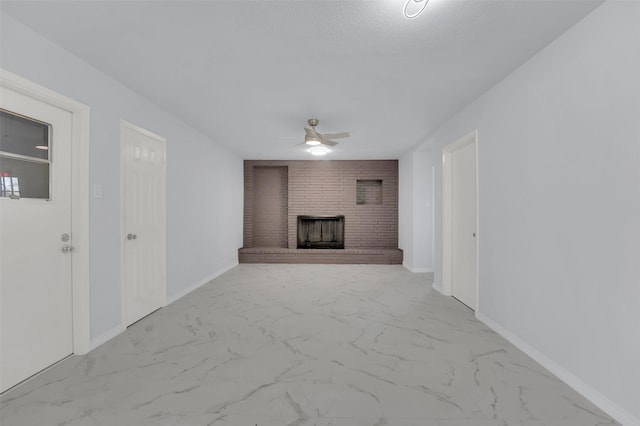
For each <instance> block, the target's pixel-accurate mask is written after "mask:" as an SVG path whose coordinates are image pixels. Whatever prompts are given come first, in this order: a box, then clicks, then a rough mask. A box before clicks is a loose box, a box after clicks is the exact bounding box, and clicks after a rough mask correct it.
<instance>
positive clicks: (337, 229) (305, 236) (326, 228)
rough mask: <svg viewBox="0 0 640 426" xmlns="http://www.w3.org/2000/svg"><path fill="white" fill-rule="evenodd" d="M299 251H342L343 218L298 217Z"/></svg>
mask: <svg viewBox="0 0 640 426" xmlns="http://www.w3.org/2000/svg"><path fill="white" fill-rule="evenodd" d="M298 248H299V249H344V216H298Z"/></svg>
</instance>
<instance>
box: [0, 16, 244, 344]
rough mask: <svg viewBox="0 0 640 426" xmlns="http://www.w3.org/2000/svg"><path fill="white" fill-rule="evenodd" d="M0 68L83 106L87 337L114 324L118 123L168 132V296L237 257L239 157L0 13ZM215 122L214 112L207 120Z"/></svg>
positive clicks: (117, 298)
mask: <svg viewBox="0 0 640 426" xmlns="http://www.w3.org/2000/svg"><path fill="white" fill-rule="evenodd" d="M1 18H2V21H1V22H0V24H1V31H2V32H1V34H0V35H1V37H0V38H1V52H2V55H1V57H0V60H1V62H0V67H2V68H4V69H6V70H8V71H11V72H13V73H16V74H18V75H20V76H22V77H25V78H27V79H29V80H32V81H34V82H36V83H38V84H41V85H43V86H45V87H47V88H49V89H51V90H54V91H56V92H59V93H61V94H62V95H65V96H67V97H70V98H72V99H75V100H77V101H80V102H82V103H84V104H86V105H88V106H89V107H90V108H91V141H90V144H91V146H90V150H91V159H90V163H91V164H90V167H91V173H90V176H91V187H93V185H95V184H99V185H102V198H99V199H97V198H92V199H91V203H90V215H91V217H90V238H91V247H90V251H91V254H90V258H91V290H90V291H91V336H92V338H93V339H94V340H96V339H97V340H100V337H101V336H104V335H105V333H106V334H109V332H110V331H111V330H115V329H117V328H118V327H119V326H120V316H121V315H120V241H121V235H120V120H121V119H124V120H127V121H129V122H131V123H134V124H136V125H139V126H141V127H143V128H145V129H148V130H150V131H152V132H154V133H157V134H159V135H161V136H163V137H165V138H166V139H167V155H168V159H167V228H168V233H167V288H168V296H169V299H170V300H173V299H175V298H176V297H178V296H180V295H182V294H184V293H185V292H187V291H188V290H189V289H192V288H193V287H194V286H196V285H198V284H200V283H202V282H203V281H204V280H206V279H207V278H209V277H211V276H214V275H215V274H217V273H218V272H220V271H222V270H224V269H226V268H228V267H229V266H230V265H233V264H234V263H235V262H237V249H238V248H239V247H241V246H242V193H243V174H242V160H241V159H240V158H239V157H237V156H236V155H234V154H232V153H230V152H229V151H228V150H226V149H225V148H223V147H221V145H218V144H216V143H214V142H212V141H210V140H209V139H207V138H206V137H205V136H204V135H202V134H201V133H199V132H197V131H196V130H194V129H193V128H191V127H189V126H188V125H186V124H185V123H184V122H182V121H180V120H179V119H177V118H176V117H175V116H173V115H171V114H169V113H167V112H165V111H163V110H161V109H160V108H158V107H157V106H156V105H154V104H152V103H150V102H149V101H147V100H146V99H144V98H142V97H141V96H139V95H138V94H136V93H134V92H133V91H131V90H129V89H128V88H127V87H125V86H123V85H121V84H119V83H118V82H116V81H114V80H113V79H111V78H109V77H107V76H106V75H104V74H103V73H101V72H100V71H99V70H97V69H95V68H92V67H91V66H89V65H88V64H86V63H85V62H82V61H81V60H79V59H78V58H77V57H75V56H73V55H71V54H70V53H68V52H67V51H65V50H63V49H61V48H60V47H58V46H56V45H54V44H52V43H51V42H49V41H48V40H46V39H44V38H42V37H41V36H39V35H38V34H36V33H35V32H34V31H32V30H31V29H29V28H27V27H25V26H24V25H22V24H21V23H19V22H17V21H16V20H14V19H12V18H11V17H9V16H7V15H6V14H4V15H3V16H2V17H1ZM212 119H215V117H212Z"/></svg>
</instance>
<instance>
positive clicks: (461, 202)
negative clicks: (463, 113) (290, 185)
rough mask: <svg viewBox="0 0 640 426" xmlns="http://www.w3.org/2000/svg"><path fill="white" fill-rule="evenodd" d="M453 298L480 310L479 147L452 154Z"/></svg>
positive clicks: (465, 146) (458, 150)
mask: <svg viewBox="0 0 640 426" xmlns="http://www.w3.org/2000/svg"><path fill="white" fill-rule="evenodd" d="M451 207H452V209H451V213H452V222H451V223H452V229H451V231H452V247H451V249H452V265H451V294H452V295H453V297H455V298H456V299H458V300H460V301H461V302H462V303H464V304H465V305H467V306H469V307H470V308H471V309H474V310H475V309H476V306H477V300H476V299H477V295H476V293H477V289H476V286H477V284H476V283H477V277H476V274H477V268H476V262H477V260H476V250H477V249H476V217H477V214H476V208H477V206H476V144H475V143H470V144H467V145H464V146H462V147H460V148H458V149H457V150H455V151H453V152H452V153H451Z"/></svg>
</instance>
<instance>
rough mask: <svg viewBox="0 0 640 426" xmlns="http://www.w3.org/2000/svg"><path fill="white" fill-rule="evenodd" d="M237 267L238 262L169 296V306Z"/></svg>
mask: <svg viewBox="0 0 640 426" xmlns="http://www.w3.org/2000/svg"><path fill="white" fill-rule="evenodd" d="M236 266H238V261H235V262H233V263H230V264H229V265H227V266H225V267H223V268H222V269H219V270H217V271H216V272H214V273H213V274H211V275H209V276H208V277H206V278H203V279H201V280H200V281H198V282H197V283H195V284H192V285H190V286H189V287H187V288H184V289H182V290H180V291H179V292H177V293H175V294H172V295H171V296H168V297H167V305H170V304H172V303H173V302H175V301H176V300H178V299H181V298H183V297H184V296H186V295H187V294H189V293H191V292H192V291H194V290H195V289H197V288H200V287H202V286H203V285H205V284H206V283H208V282H209V281H211V280H213V279H215V278H218V277H219V276H220V275H222V274H224V273H225V272H227V271H228V270H230V269H233V268H235V267H236Z"/></svg>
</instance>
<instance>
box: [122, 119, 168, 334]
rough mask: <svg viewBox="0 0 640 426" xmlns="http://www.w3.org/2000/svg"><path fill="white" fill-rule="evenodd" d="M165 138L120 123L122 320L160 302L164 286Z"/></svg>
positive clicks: (129, 319) (130, 319)
mask: <svg viewBox="0 0 640 426" xmlns="http://www.w3.org/2000/svg"><path fill="white" fill-rule="evenodd" d="M165 164H166V146H165V140H164V139H163V138H161V137H159V136H157V135H154V134H153V133H151V132H148V131H146V130H144V129H141V128H139V127H136V126H134V125H132V124H129V123H123V125H122V223H123V225H122V230H123V235H122V241H123V243H122V254H123V259H122V274H123V276H122V295H123V321H124V323H125V325H127V326H128V325H131V324H133V323H134V322H136V321H138V320H139V319H140V318H142V317H144V316H146V315H148V314H150V313H151V312H153V311H155V310H156V309H158V308H160V307H162V306H164V305H165V304H166V300H167V296H166V294H167V289H166V202H165V199H166V189H165V187H166V181H165V167H166V166H165Z"/></svg>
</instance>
